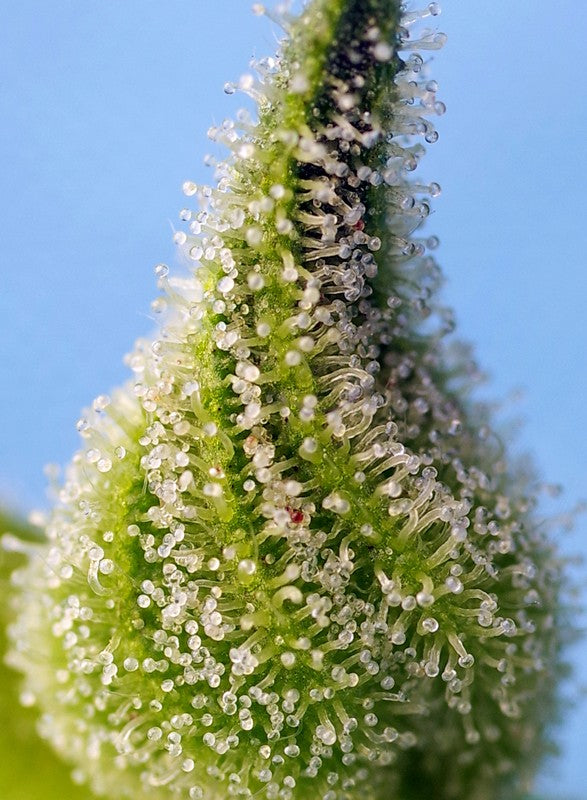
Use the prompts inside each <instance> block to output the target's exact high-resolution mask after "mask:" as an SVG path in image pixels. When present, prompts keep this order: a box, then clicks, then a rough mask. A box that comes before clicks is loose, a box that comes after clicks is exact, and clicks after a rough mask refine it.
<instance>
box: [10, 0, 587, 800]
mask: <svg viewBox="0 0 587 800" xmlns="http://www.w3.org/2000/svg"><path fill="white" fill-rule="evenodd" d="M443 12H444V13H443V16H442V17H440V18H439V20H438V24H439V27H440V29H441V30H443V31H445V32H447V33H448V36H449V41H448V44H447V46H446V48H445V50H444V51H442V52H441V53H440V54H435V55H434V63H433V65H432V70H431V76H433V77H434V78H436V79H438V81H439V83H440V84H441V93H440V94H441V97H442V99H443V100H445V101H446V103H447V105H448V114H447V115H446V117H444V118H443V119H442V120H440V122H439V129H440V133H441V138H440V140H439V142H438V144H436V145H434V146H433V147H431V148H430V153H429V155H428V157H427V158H426V160H425V162H424V164H423V168H422V176H423V177H426V178H428V179H434V180H437V181H438V182H440V183H441V184H442V185H443V187H444V192H443V195H442V197H440V198H439V199H438V200H437V201H436V202H435V209H436V211H435V214H434V215H433V217H432V219H431V222H430V223H429V225H428V231H430V232H433V233H435V234H437V235H439V236H440V237H441V241H442V245H441V248H440V250H439V260H440V262H441V264H442V266H443V268H444V271H445V274H446V276H447V286H446V288H445V291H444V299H445V301H446V302H448V303H450V304H451V305H453V306H454V307H455V308H456V311H457V318H458V320H459V328H458V330H459V334H460V336H461V337H462V338H465V339H468V340H470V341H472V342H473V343H474V345H475V348H476V353H477V357H478V360H479V363H480V364H481V365H482V367H483V368H484V369H486V370H487V371H488V373H489V374H490V375H491V383H490V387H489V389H485V390H483V393H484V395H485V396H490V397H493V398H503V397H505V396H507V395H508V394H510V393H511V390H512V389H517V388H518V387H522V388H523V389H524V392H525V393H524V398H523V400H522V401H521V402H519V403H517V405H515V406H508V405H507V404H506V411H505V416H510V417H511V416H519V417H521V418H523V419H524V421H525V424H524V426H523V428H522V429H521V432H520V434H519V436H518V438H517V445H516V447H517V449H518V451H520V452H525V451H529V452H531V453H532V454H533V456H534V458H535V460H536V463H537V464H538V467H539V470H540V474H541V475H542V476H543V477H544V479H545V480H548V481H555V482H559V483H561V484H562V485H563V486H564V487H565V494H564V495H563V498H562V500H561V501H557V502H555V501H552V500H545V501H544V503H543V507H544V508H545V510H547V511H553V510H554V511H556V510H558V509H563V510H564V509H569V508H572V507H573V505H574V504H575V503H576V502H577V501H578V500H580V499H581V498H584V497H587V459H586V458H585V450H586V445H587V433H586V414H585V398H586V394H587V373H586V370H585V364H586V359H585V352H586V350H587V333H586V330H587V328H586V326H585V322H584V318H585V315H584V303H585V299H586V297H587V270H586V268H585V260H586V255H585V253H586V249H587V248H586V244H587V226H586V225H585V222H584V219H585V216H586V212H587V206H586V202H585V196H586V190H587V148H586V145H585V131H586V130H587V103H586V102H585V91H586V90H585V87H586V78H585V75H584V74H581V71H582V70H583V72H584V66H583V65H584V51H585V41H586V37H587V7H586V5H585V2H584V0H558V2H557V3H556V4H555V5H553V4H550V3H546V2H531V3H530V2H518V3H512V2H511V0H492V2H491V3H489V2H486V1H484V2H480V0H467V2H463V1H462V0H445V2H444V4H443ZM275 42H276V30H275V28H273V27H272V26H271V25H269V24H268V23H267V22H266V21H263V20H258V19H257V18H255V17H254V16H253V15H252V14H251V13H250V10H249V3H248V2H244V1H243V0H183V1H182V2H179V0H140V2H139V0H124V2H120V0H84V2H80V0H43V1H42V2H40V0H35V1H34V2H33V0H19V2H18V3H16V2H6V0H4V2H0V119H1V120H2V123H1V125H0V163H1V174H0V237H1V238H0V270H1V279H0V351H1V352H0V363H1V365H2V374H3V378H2V392H1V396H0V448H1V449H0V498H2V499H3V501H4V502H7V503H9V504H11V505H13V506H14V507H16V508H21V509H28V508H30V507H31V506H36V507H42V506H44V505H46V503H47V500H46V495H45V483H46V479H45V477H44V475H43V466H44V464H46V463H47V462H49V461H51V462H57V463H61V464H63V463H65V462H66V461H67V460H68V459H69V457H70V455H71V453H72V452H73V451H74V450H75V449H76V447H77V433H76V431H75V421H76V420H77V418H78V417H79V414H80V411H81V409H82V407H83V406H84V405H87V404H89V403H90V402H91V400H92V399H93V398H94V397H95V396H96V395H97V394H99V393H101V392H104V391H108V389H109V388H111V387H112V386H114V385H116V384H118V383H120V382H121V381H123V380H124V379H125V378H126V376H127V371H126V368H125V367H124V366H123V364H122V358H121V357H122V355H123V353H125V352H127V351H128V350H130V349H131V347H132V343H133V340H134V339H135V338H136V337H137V336H138V335H142V334H145V333H148V332H149V331H150V330H152V328H153V325H154V323H153V320H152V315H151V312H150V300H151V299H152V298H153V297H154V296H155V293H156V291H155V280H154V277H153V273H152V268H153V265H154V264H156V263H157V262H159V261H167V262H169V263H174V260H175V256H174V247H173V245H172V243H171V230H172V229H173V227H174V225H175V224H176V220H177V219H178V217H177V212H178V211H179V209H180V208H181V207H182V204H183V197H182V195H181V192H180V187H181V183H182V182H183V180H185V179H186V178H190V179H193V180H195V181H196V182H202V181H211V180H212V175H211V171H210V170H209V169H207V168H205V167H204V166H203V165H202V157H203V155H204V154H205V153H206V152H207V151H208V150H209V149H210V145H209V143H208V141H207V139H206V137H205V131H206V129H207V128H208V126H209V125H210V124H211V123H213V122H219V121H221V120H222V119H223V118H224V117H225V116H229V115H230V116H233V115H234V113H235V112H236V109H237V108H238V105H239V101H238V99H237V100H235V98H229V97H227V96H226V95H224V94H223V92H222V86H223V84H224V82H225V81H226V80H231V79H233V78H237V77H238V76H239V75H240V74H241V73H242V72H245V71H246V70H247V65H248V60H249V58H250V57H251V56H252V55H253V54H255V55H258V56H261V55H265V54H271V53H272V52H273V51H274V50H275ZM560 538H561V544H562V547H563V549H564V551H565V552H567V553H570V554H573V553H579V552H583V553H587V545H586V541H587V524H586V523H585V521H584V519H582V518H581V519H579V523H578V528H577V532H576V533H575V534H569V533H564V534H562V535H561V537H560ZM577 575H578V576H579V578H580V579H581V580H584V578H583V577H582V576H584V571H583V570H581V569H578V570H577ZM586 599H587V598H586V597H585V593H584V594H583V600H584V601H585V600H586ZM584 604H585V602H584ZM572 657H573V661H574V663H575V664H576V668H577V671H578V675H579V677H580V678H581V679H582V680H585V679H587V667H586V666H585V664H587V645H586V644H585V643H583V644H581V645H579V646H578V647H576V648H575V650H574V651H573V654H572ZM586 735H587V704H586V703H585V702H584V701H582V702H576V703H575V710H574V711H572V712H571V713H567V714H566V716H565V718H564V723H563V725H562V727H561V731H560V735H559V740H560V742H561V745H562V749H563V756H562V758H561V759H559V760H558V761H555V762H551V763H550V764H549V765H548V767H547V769H546V770H545V775H544V777H543V779H542V788H543V789H544V791H545V793H548V794H549V795H550V796H556V797H561V798H562V797H567V796H568V797H580V791H581V789H580V787H582V786H583V785H585V783H587V759H586V758H585V744H584V741H585V736H586Z"/></svg>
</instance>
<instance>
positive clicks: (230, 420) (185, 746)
mask: <svg viewBox="0 0 587 800" xmlns="http://www.w3.org/2000/svg"><path fill="white" fill-rule="evenodd" d="M253 9H254V11H255V13H265V8H264V6H262V5H261V4H255V5H254V7H253ZM439 12H440V8H439V5H438V3H429V4H428V5H426V6H425V7H424V8H423V9H422V10H414V11H412V10H408V9H406V8H405V6H404V5H403V4H400V3H399V2H397V1H396V0H312V2H310V3H308V4H307V6H306V7H305V9H304V11H303V12H302V13H301V14H300V16H298V17H295V16H293V15H292V14H291V12H290V10H289V8H288V7H286V6H281V7H279V6H278V7H277V8H276V9H275V11H274V12H271V14H272V16H273V17H274V18H275V19H277V20H278V21H279V22H280V24H281V25H282V27H283V28H284V29H285V30H286V33H287V35H286V37H285V39H284V41H283V43H282V44H281V46H280V49H279V52H278V53H277V55H276V56H275V57H272V58H264V59H260V60H258V61H256V62H255V63H254V65H253V72H252V73H251V74H247V75H244V76H243V77H242V78H241V79H240V80H239V81H238V82H237V83H235V84H227V86H226V87H225V90H226V91H228V92H229V93H233V92H234V91H237V90H238V91H240V92H244V93H245V94H247V95H249V96H250V97H251V98H252V99H253V100H254V102H255V103H256V107H257V114H258V116H257V118H253V116H252V115H250V114H249V113H248V112H245V111H242V112H239V113H238V115H237V118H236V120H235V121H225V122H223V123H222V124H221V125H219V126H214V127H213V128H212V129H211V130H210V131H209V135H210V137H211V138H212V139H213V140H214V141H216V142H220V143H222V144H223V145H225V146H226V147H227V148H228V151H229V155H228V157H227V158H226V160H225V161H224V162H222V163H220V164H218V165H217V170H216V173H217V183H216V185H215V186H214V187H203V186H198V185H196V184H195V183H193V182H192V181H186V183H184V186H183V191H184V194H185V196H186V198H187V200H186V203H187V204H186V207H185V208H184V209H183V210H182V211H181V214H180V216H181V220H182V227H181V229H180V230H179V231H177V232H176V233H175V235H174V240H175V242H176V244H177V246H178V248H179V250H180V251H181V254H182V256H183V257H184V260H186V261H187V262H188V263H189V265H190V269H189V274H188V275H187V276H184V277H179V276H177V275H174V274H173V273H172V272H170V270H169V268H168V267H167V266H166V265H164V264H159V265H157V267H156V268H155V274H156V278H157V283H158V287H159V288H160V290H161V296H160V297H159V298H158V299H157V300H156V301H155V303H154V306H153V309H154V311H155V312H157V313H159V314H160V315H161V320H162V321H161V325H160V328H159V331H158V334H157V336H156V338H155V340H154V341H145V340H142V341H139V342H138V343H137V346H136V348H135V350H134V352H133V353H132V354H131V356H130V357H129V358H128V365H129V367H130V369H131V371H132V373H133V377H132V379H131V380H130V382H129V384H128V385H127V386H125V387H123V388H121V389H120V390H118V391H117V392H115V393H113V395H112V396H111V397H109V396H106V395H102V396H100V397H98V398H97V399H96V400H95V401H94V404H93V407H92V408H91V409H90V410H89V411H88V412H87V413H86V414H84V416H83V417H82V418H81V419H80V421H79V422H78V430H79V432H80V436H81V438H82V447H81V449H80V451H79V452H78V453H77V454H76V455H75V456H74V458H73V460H72V462H71V465H70V467H69V469H68V471H67V474H66V475H65V479H64V482H63V485H62V486H61V487H60V488H59V492H58V494H59V497H58V502H57V504H56V507H55V509H54V510H53V512H52V513H51V515H50V517H49V519H48V521H47V524H46V535H47V539H48V541H47V543H46V544H45V545H37V546H35V547H34V548H33V550H34V553H33V554H32V555H31V557H30V558H29V561H28V564H27V566H26V567H24V568H23V569H21V570H19V571H18V572H17V573H16V574H15V576H14V584H15V586H14V590H13V593H14V605H13V624H12V625H11V628H10V631H11V634H10V635H11V641H12V644H11V652H10V656H9V657H10V661H11V663H12V664H14V665H15V666H17V667H18V669H20V670H21V671H22V673H23V675H24V679H23V680H24V685H23V693H24V695H23V696H25V697H27V698H28V700H30V702H35V703H36V704H37V706H38V708H39V712H40V722H39V728H40V732H41V734H42V736H43V737H44V738H46V739H47V740H48V741H49V742H50V743H51V744H52V745H53V747H54V748H55V749H56V750H57V751H58V752H59V753H60V754H61V756H62V757H63V758H64V759H65V760H66V761H68V762H69V763H71V764H72V765H73V767H74V769H75V776H76V779H77V780H79V781H86V782H87V783H88V784H89V786H90V787H91V788H92V790H93V791H95V792H96V793H97V794H99V795H105V796H107V797H109V798H111V799H113V798H121V799H122V798H136V797H141V798H142V799H143V800H221V799H222V800H224V798H228V797H235V798H259V799H261V798H262V799H263V800H299V799H300V798H303V797H312V798H319V799H320V800H357V799H358V798H359V797H361V798H362V799H363V800H384V798H387V797H398V798H400V797H401V798H402V800H410V798H414V800H415V798H418V797H423V796H434V797H436V798H439V800H459V799H463V800H464V798H473V797H475V798H487V800H498V798H503V797H510V796H512V792H515V787H516V786H518V785H519V784H520V783H521V782H524V781H527V780H528V778H529V776H530V775H531V774H532V772H533V770H534V769H535V767H536V764H537V763H538V762H539V760H540V757H541V755H542V753H543V751H544V750H545V748H546V746H547V743H546V742H545V728H546V726H547V723H548V721H549V719H550V715H551V711H552V708H553V706H554V704H555V699H556V690H555V688H554V687H555V684H556V678H557V675H558V673H559V670H560V641H561V639H560V636H561V628H562V626H563V625H564V619H563V612H562V611H561V610H560V609H561V599H560V597H561V585H562V575H561V565H560V562H559V560H558V557H557V556H556V554H555V553H554V551H553V549H552V547H551V545H550V543H549V542H548V541H547V539H546V537H545V536H544V533H543V532H542V530H541V529H540V526H539V522H538V521H537V519H536V517H535V516H534V512H533V504H532V500H531V497H529V491H530V489H529V487H528V486H527V485H525V483H524V479H523V478H519V477H517V476H516V475H515V474H513V473H512V471H511V469H510V468H509V467H508V463H507V460H506V456H505V455H504V453H503V447H502V444H501V443H500V442H499V440H498V438H497V437H496V435H495V434H494V433H493V432H492V428H491V423H490V420H488V419H486V415H485V413H484V412H483V411H482V410H481V409H480V408H478V407H477V406H475V404H474V403H473V402H472V401H471V400H470V399H469V393H470V389H471V388H472V387H473V386H474V384H475V382H476V378H477V371H476V368H475V367H474V365H472V364H471V360H470V359H469V358H466V357H464V356H461V355H459V354H458V352H457V351H456V350H455V348H453V347H451V346H450V345H449V344H447V343H446V341H445V340H446V336H447V334H449V333H450V332H451V331H452V328H453V321H452V315H451V313H450V312H449V311H448V310H446V309H443V308H440V307H439V306H438V304H437V301H436V300H435V291H436V288H437V286H438V284H439V280H440V271H439V267H438V265H437V263H436V261H435V259H434V257H433V255H432V251H433V250H434V249H435V248H436V246H437V245H438V240H437V239H436V237H435V236H429V235H426V234H423V233H422V231H421V229H422V227H423V225H424V223H425V222H426V219H427V217H428V215H429V213H430V209H431V201H432V199H433V198H435V197H436V196H437V195H438V194H439V193H440V187H439V185H438V184H437V183H434V182H433V183H424V182H422V181H421V179H419V178H418V171H417V167H418V164H419V162H420V160H421V158H422V156H423V154H424V146H423V144H422V142H424V143H433V142H435V141H436V139H437V138H438V135H437V133H436V129H435V126H434V122H433V119H434V118H435V117H436V116H438V115H440V114H442V113H444V110H445V108H444V104H443V103H442V102H441V101H440V100H439V99H438V97H437V85H436V82H435V81H434V80H432V79H431V78H430V77H429V75H428V74H427V65H426V63H425V58H424V57H423V56H422V55H421V53H423V52H426V51H429V50H435V49H438V48H440V47H442V45H443V44H444V41H445V39H446V37H445V35H444V34H443V33H440V32H438V31H437V30H436V29H430V28H427V27H426V25H427V22H430V19H435V18H436V16H437V15H438V14H439ZM6 541H7V543H8V546H9V547H10V546H13V545H15V542H14V539H10V538H8V539H7V540H6ZM27 549H30V548H29V545H27ZM526 785H527V784H526Z"/></svg>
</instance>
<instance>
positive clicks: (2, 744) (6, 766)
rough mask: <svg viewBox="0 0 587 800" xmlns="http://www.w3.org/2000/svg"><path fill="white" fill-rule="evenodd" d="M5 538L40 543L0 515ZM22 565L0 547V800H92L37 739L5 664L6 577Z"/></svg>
mask: <svg viewBox="0 0 587 800" xmlns="http://www.w3.org/2000/svg"><path fill="white" fill-rule="evenodd" d="M4 533H10V534H12V535H13V536H16V537H17V538H19V539H22V540H24V541H35V540H36V541H38V540H39V534H38V533H37V532H36V531H35V529H34V528H32V527H31V526H29V525H27V523H26V522H24V521H22V520H18V519H16V518H14V517H11V516H10V515H9V514H7V513H6V512H4V511H2V510H0V535H2V534H4ZM23 561H24V556H22V555H21V554H19V553H14V552H5V551H4V550H3V549H2V548H0V798H1V800H64V798H67V800H92V795H91V793H90V792H89V791H88V789H87V788H85V787H80V786H77V785H76V784H74V783H73V781H72V780H71V776H70V769H69V767H68V766H67V765H65V764H63V763H62V762H61V761H60V759H58V758H57V756H56V755H55V754H54V753H53V751H52V750H51V749H50V748H49V747H48V746H47V745H46V744H45V742H43V741H42V740H41V739H40V738H39V736H38V735H37V733H36V729H35V723H36V718H37V714H36V712H35V710H34V709H30V708H23V707H22V706H21V705H20V703H19V700H18V693H19V676H18V674H17V673H16V672H14V671H13V670H12V669H9V668H8V667H7V666H6V664H5V663H4V657H5V655H6V646H7V641H6V625H7V624H8V623H9V619H10V613H11V610H10V604H9V602H8V598H9V593H10V574H11V573H12V571H13V570H14V569H15V568H17V567H18V566H19V565H20V564H22V563H23Z"/></svg>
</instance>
